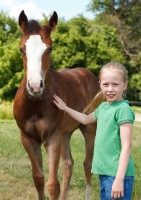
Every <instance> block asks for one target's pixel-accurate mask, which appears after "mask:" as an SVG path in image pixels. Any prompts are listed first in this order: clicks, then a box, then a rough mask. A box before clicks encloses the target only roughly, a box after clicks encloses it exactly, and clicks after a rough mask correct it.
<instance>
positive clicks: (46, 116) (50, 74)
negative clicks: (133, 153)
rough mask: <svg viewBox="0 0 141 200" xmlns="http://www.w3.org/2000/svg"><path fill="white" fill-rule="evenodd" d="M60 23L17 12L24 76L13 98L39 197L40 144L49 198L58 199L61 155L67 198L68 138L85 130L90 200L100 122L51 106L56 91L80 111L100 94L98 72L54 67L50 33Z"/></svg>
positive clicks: (42, 182)
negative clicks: (84, 120)
mask: <svg viewBox="0 0 141 200" xmlns="http://www.w3.org/2000/svg"><path fill="white" fill-rule="evenodd" d="M57 21H58V16H57V13H56V12H54V13H53V15H52V16H51V18H50V20H49V21H48V23H47V24H46V25H45V26H40V25H39V23H38V22H37V21H35V20H31V21H28V18H27V16H26V15H25V13H24V11H22V12H21V13H20V15H19V26H20V28H21V32H22V38H21V42H20V51H21V54H22V56H23V64H24V70H25V76H24V77H23V80H22V82H21V84H20V86H19V89H18V91H17V94H16V96H15V100H14V117H15V120H16V122H17V125H18V127H19V129H20V133H21V141H22V144H23V146H24V148H25V150H26V152H27V154H28V156H29V158H30V161H31V165H32V176H33V180H34V184H35V187H36V190H37V192H38V199H39V200H45V193H44V185H45V180H44V174H43V170H42V154H41V145H42V144H43V146H44V148H45V150H46V153H47V155H48V171H49V174H48V181H47V184H46V188H47V194H48V196H49V199H50V200H58V199H59V195H60V183H59V181H58V165H59V159H60V156H61V159H62V174H63V181H62V187H61V197H60V198H61V200H67V199H68V191H69V186H70V179H71V175H72V167H73V158H72V155H71V150H70V139H71V135H72V133H73V132H74V130H76V129H77V128H79V129H80V130H81V132H82V134H83V136H84V139H85V148H86V157H85V160H84V171H85V176H86V199H87V200H89V198H90V182H91V177H92V174H91V162H92V156H93V143H94V137H95V129H96V124H93V125H89V126H84V125H82V124H80V123H78V122H77V121H75V120H74V119H73V118H71V117H70V116H69V115H68V114H66V113H64V112H63V111H60V110H59V109H58V108H57V107H56V106H55V105H54V104H53V94H55V93H56V94H57V95H59V96H60V97H61V98H62V99H63V100H64V101H65V102H66V104H67V105H68V106H69V107H71V108H73V109H75V110H78V111H82V110H83V109H84V107H85V106H86V105H87V104H88V103H89V102H90V101H91V99H92V98H93V97H94V96H95V94H96V93H97V92H98V90H99V84H98V81H97V79H96V78H95V76H94V75H93V74H92V73H91V72H90V71H88V70H86V69H84V68H76V69H72V70H69V69H68V70H63V71H60V72H59V71H55V70H53V69H51V68H50V53H51V50H52V40H51V37H50V35H51V32H52V31H53V30H54V29H55V27H56V25H57Z"/></svg>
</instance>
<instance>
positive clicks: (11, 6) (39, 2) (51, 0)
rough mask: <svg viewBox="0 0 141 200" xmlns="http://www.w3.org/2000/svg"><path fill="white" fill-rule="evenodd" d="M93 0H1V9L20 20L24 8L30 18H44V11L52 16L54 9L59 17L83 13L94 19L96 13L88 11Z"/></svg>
mask: <svg viewBox="0 0 141 200" xmlns="http://www.w3.org/2000/svg"><path fill="white" fill-rule="evenodd" d="M90 2H91V0H0V11H4V12H6V13H7V14H8V15H9V16H10V17H14V18H15V19H16V20H18V16H19V14H20V12H21V11H22V10H24V11H25V14H26V15H27V17H28V19H36V20H38V19H43V17H42V13H43V12H44V13H45V14H46V16H50V15H51V14H52V13H53V12H54V11H56V12H57V14H58V17H59V18H62V17H63V18H64V19H65V20H69V19H71V18H73V17H76V16H77V15H78V14H83V15H84V16H85V17H87V18H88V19H93V18H94V14H93V13H92V12H90V11H86V7H87V5H88V4H89V3H90Z"/></svg>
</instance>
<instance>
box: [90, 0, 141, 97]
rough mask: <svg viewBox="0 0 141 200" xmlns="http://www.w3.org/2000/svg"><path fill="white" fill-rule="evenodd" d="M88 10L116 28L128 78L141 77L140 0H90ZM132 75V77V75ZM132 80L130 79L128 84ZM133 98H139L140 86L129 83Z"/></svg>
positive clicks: (101, 21) (100, 21)
mask: <svg viewBox="0 0 141 200" xmlns="http://www.w3.org/2000/svg"><path fill="white" fill-rule="evenodd" d="M88 10H90V11H92V12H96V13H97V16H96V19H95V20H96V21H97V22H98V23H99V24H100V25H102V24H107V25H108V27H114V28H116V32H115V33H116V37H117V39H118V40H119V42H120V44H121V47H122V49H121V51H122V53H123V55H124V57H125V59H126V63H125V66H126V67H127V69H128V74H129V78H130V79H131V80H135V79H134V76H136V75H137V76H136V77H138V78H139V79H141V74H140V65H141V60H140V52H141V37H140V35H141V29H140V26H141V15H140V10H141V1H140V0H111V1H109V0H92V1H91V3H90V4H89V5H88ZM132 76H133V77H132ZM131 83H133V81H130V84H131ZM133 92H134V95H132V98H133V99H136V100H141V95H140V94H141V88H140V86H137V85H136V87H135V88H134V89H133V87H132V85H130V89H129V93H130V94H131V93H133Z"/></svg>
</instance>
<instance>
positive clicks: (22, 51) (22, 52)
mask: <svg viewBox="0 0 141 200" xmlns="http://www.w3.org/2000/svg"><path fill="white" fill-rule="evenodd" d="M19 50H20V52H21V54H22V55H24V50H23V49H22V47H20V49H19Z"/></svg>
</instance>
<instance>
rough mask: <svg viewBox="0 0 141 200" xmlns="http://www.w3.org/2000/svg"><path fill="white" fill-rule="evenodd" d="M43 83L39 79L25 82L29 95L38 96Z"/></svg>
mask: <svg viewBox="0 0 141 200" xmlns="http://www.w3.org/2000/svg"><path fill="white" fill-rule="evenodd" d="M43 89H44V84H43V81H42V80H40V83H31V82H30V81H28V82H27V90H28V92H29V94H30V95H31V96H40V95H41V94H42V92H43Z"/></svg>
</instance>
